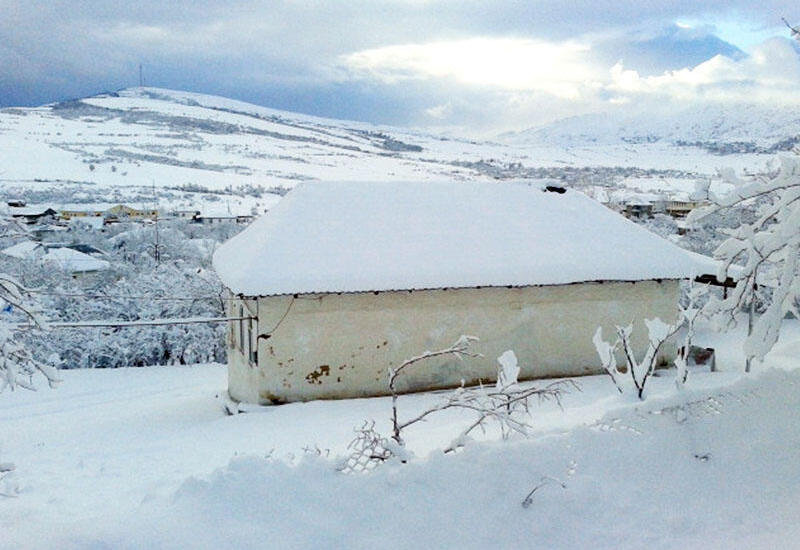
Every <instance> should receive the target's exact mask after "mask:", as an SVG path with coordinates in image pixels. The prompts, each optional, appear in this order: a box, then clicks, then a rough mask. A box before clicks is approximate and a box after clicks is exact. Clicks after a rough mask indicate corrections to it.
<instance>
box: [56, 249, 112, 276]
mask: <svg viewBox="0 0 800 550" xmlns="http://www.w3.org/2000/svg"><path fill="white" fill-rule="evenodd" d="M42 261H43V262H47V263H51V264H55V265H56V266H57V267H58V268H60V269H63V270H64V271H70V272H72V273H85V272H89V271H104V270H106V269H108V268H109V267H110V266H111V264H109V263H108V262H107V261H105V260H99V259H97V258H95V257H93V256H90V255H89V254H84V253H83V252H78V251H77V250H73V249H71V248H66V247H64V248H51V249H49V250H48V251H47V254H45V255H44V257H42Z"/></svg>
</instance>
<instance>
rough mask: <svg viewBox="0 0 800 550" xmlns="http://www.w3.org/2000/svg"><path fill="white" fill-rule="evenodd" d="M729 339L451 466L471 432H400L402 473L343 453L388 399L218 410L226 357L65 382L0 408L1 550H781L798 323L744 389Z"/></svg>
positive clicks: (580, 397) (792, 502)
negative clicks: (355, 461) (642, 397)
mask: <svg viewBox="0 0 800 550" xmlns="http://www.w3.org/2000/svg"><path fill="white" fill-rule="evenodd" d="M741 330H742V328H741V327H740V329H739V331H738V332H734V333H730V334H723V335H716V334H713V333H710V332H707V331H701V332H700V333H699V334H698V336H697V341H698V342H699V343H703V344H705V345H714V346H716V347H717V348H718V349H719V350H720V353H719V355H718V366H719V368H720V369H721V370H722V371H723V372H718V373H708V372H701V371H696V372H693V373H692V376H691V378H690V380H689V385H688V386H687V389H686V390H685V391H683V392H678V391H677V390H675V387H674V383H673V377H672V375H671V373H669V372H665V373H664V375H663V376H660V377H658V378H654V379H653V385H652V387H651V388H650V395H649V397H648V399H647V400H646V401H645V402H644V403H641V402H638V401H634V400H631V399H630V398H627V397H621V396H619V395H618V394H616V392H615V390H614V388H613V386H612V384H611V382H610V381H609V379H608V378H607V377H586V378H581V379H580V380H579V383H580V386H581V389H582V391H581V392H572V393H570V394H568V395H566V396H565V398H564V401H563V409H559V408H558V407H557V406H556V405H555V404H553V403H545V404H543V405H541V407H538V408H536V409H534V413H533V419H532V425H533V428H534V431H533V436H532V437H531V438H529V439H512V440H509V441H501V440H499V438H498V436H497V434H496V433H493V432H491V431H490V432H488V433H486V434H484V435H482V436H480V437H479V439H482V440H483V441H482V442H480V443H473V444H470V445H468V446H467V447H466V448H465V449H463V450H462V451H459V452H458V453H455V454H448V455H444V454H442V453H441V449H442V448H443V447H444V446H446V445H447V444H448V443H449V442H450V439H451V438H453V437H454V436H455V435H456V434H457V432H458V431H459V429H460V428H461V427H463V426H464V425H465V424H466V423H468V422H469V421H470V419H471V417H470V416H469V414H467V413H463V412H453V411H447V412H445V413H442V414H441V416H439V417H432V418H431V420H430V421H429V422H427V423H424V424H422V425H418V426H415V427H414V428H413V430H412V431H411V432H409V433H408V434H407V438H406V439H407V443H408V447H409V449H410V450H411V451H412V452H413V453H414V455H415V457H414V458H413V459H412V460H411V461H410V462H409V463H408V464H395V463H392V464H384V465H382V466H379V467H378V468H377V469H376V470H374V471H372V472H371V473H367V474H343V473H339V472H337V471H336V466H337V464H338V459H337V458H336V457H341V456H344V455H345V453H346V452H347V444H348V443H349V442H350V441H351V439H352V438H353V428H355V427H358V426H360V425H361V424H362V423H363V421H364V420H369V419H374V420H375V421H376V422H377V424H376V427H377V428H378V429H379V430H382V431H384V432H387V431H388V427H389V421H388V418H389V414H390V400H389V399H388V398H373V399H359V400H347V401H329V402H319V401H318V402H310V403H297V404H290V405H283V406H278V407H268V408H263V409H258V410H256V411H254V412H250V413H247V414H240V415H236V416H226V415H225V414H224V413H223V410H222V403H221V401H220V399H219V397H218V396H220V395H221V394H222V393H223V392H224V391H225V387H226V373H225V367H223V366H220V365H194V366H188V367H153V368H140V369H113V370H83V369H81V370H74V371H64V372H63V378H64V381H63V384H62V385H61V387H59V388H58V389H56V390H48V389H41V390H40V391H39V392H36V393H32V392H21V391H18V392H15V393H4V394H2V395H0V427H2V433H3V447H2V449H0V453H2V454H0V462H2V461H6V462H7V461H13V462H15V463H16V465H17V469H16V471H15V473H14V476H13V478H12V479H11V481H10V483H8V482H7V483H6V487H5V490H6V491H7V492H8V491H11V492H15V493H16V496H15V497H12V498H0V548H3V549H5V548H8V549H12V548H13V549H26V548H215V549H217V548H375V547H382V548H409V547H418V548H645V547H647V548H704V549H707V548H793V547H796V541H797V540H798V538H797V537H798V536H800V497H799V496H798V495H799V494H800V470H798V464H800V427H798V424H797V422H796V416H797V410H800V371H798V370H792V369H793V368H794V367H796V366H797V360H796V358H797V357H798V354H799V353H800V323H797V322H791V323H789V324H788V325H787V326H786V327H785V328H784V332H783V336H782V339H781V341H780V342H779V344H778V345H777V346H776V348H775V349H774V350H773V352H772V353H771V354H770V355H768V356H767V358H766V360H765V362H764V364H762V365H757V368H756V371H757V372H756V373H755V374H752V375H749V376H745V375H743V374H742V373H741V371H742V365H743V361H742V358H741V354H740V353H739V352H738V351H737V350H738V344H739V343H740V342H741V338H742V332H741ZM439 398H440V397H439V396H438V395H437V394H416V395H408V396H402V397H401V398H400V413H401V415H410V414H413V412H414V411H419V410H422V409H423V408H425V407H426V406H429V405H430V404H432V403H433V402H435V401H436V400H437V399H439ZM304 449H305V450H304ZM551 478H552V479H551ZM561 483H563V484H564V488H562V486H561V485H560V484H561ZM537 485H541V486H540V488H539V489H537V490H536V491H535V492H534V494H533V496H532V497H531V499H530V504H529V506H527V507H523V506H522V502H523V500H524V499H525V497H526V495H527V494H528V493H529V492H530V491H531V490H532V489H534V488H535V487H536V486H537ZM15 487H16V488H17V491H14V489H15Z"/></svg>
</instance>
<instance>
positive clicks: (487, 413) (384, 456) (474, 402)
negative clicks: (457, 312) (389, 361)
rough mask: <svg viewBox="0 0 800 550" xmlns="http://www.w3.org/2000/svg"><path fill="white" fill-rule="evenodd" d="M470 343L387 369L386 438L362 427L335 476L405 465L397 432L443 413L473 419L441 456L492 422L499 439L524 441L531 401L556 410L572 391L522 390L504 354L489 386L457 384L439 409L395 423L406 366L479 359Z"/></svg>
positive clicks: (550, 386)
mask: <svg viewBox="0 0 800 550" xmlns="http://www.w3.org/2000/svg"><path fill="white" fill-rule="evenodd" d="M476 341H477V338H475V337H472V336H461V337H460V338H459V339H458V340H457V341H456V342H455V343H454V344H453V345H452V346H450V347H448V348H445V349H442V350H438V351H434V352H430V351H428V352H425V353H423V354H420V355H418V356H416V357H412V358H411V359H408V360H407V361H404V362H403V363H402V364H401V365H400V366H399V367H397V368H396V369H389V390H390V392H391V394H392V435H391V437H385V436H383V435H382V434H380V433H379V432H378V431H377V430H375V423H374V422H367V423H365V424H364V425H363V426H362V427H361V428H359V429H357V430H356V438H355V439H354V440H353V441H352V442H351V443H350V446H349V448H350V450H351V454H350V455H349V456H348V457H347V458H346V459H345V461H344V462H343V464H342V465H341V467H340V470H341V471H344V472H355V471H365V470H369V469H372V468H374V467H375V466H376V465H377V464H380V463H382V462H385V461H387V460H391V459H398V460H400V461H401V462H406V461H408V460H409V459H410V457H411V453H409V452H408V450H407V449H406V448H405V442H404V440H403V437H402V434H403V430H405V429H406V428H408V427H410V426H413V425H414V424H417V423H420V422H423V421H425V420H427V419H428V417H430V416H431V415H433V414H435V413H437V412H440V411H444V410H447V409H462V410H466V411H471V412H473V413H475V418H474V420H473V421H472V422H470V423H469V424H468V425H467V426H466V427H465V428H464V429H462V430H461V432H460V433H459V434H458V435H457V436H456V437H455V438H454V439H453V440H452V441H451V442H450V443H449V444H448V445H447V446H446V447H445V448H444V452H445V453H450V452H453V451H455V450H457V449H458V448H460V447H463V446H464V445H465V443H466V442H467V441H468V439H469V437H470V434H471V433H472V432H473V431H474V430H476V429H479V428H480V429H484V428H485V427H486V424H487V423H488V422H494V423H495V424H497V425H498V426H499V427H500V431H501V434H502V436H503V438H507V437H509V436H510V435H511V434H515V433H516V434H520V435H523V436H525V435H528V431H529V428H530V424H529V422H530V405H531V400H532V399H536V400H537V401H538V402H541V401H546V400H554V401H556V402H557V403H558V404H559V405H560V404H561V396H562V395H563V393H564V392H565V391H567V390H568V389H571V388H574V389H578V386H577V384H575V383H574V382H573V381H572V380H558V381H554V382H549V383H547V384H546V385H544V386H529V387H522V386H521V385H520V384H519V383H518V382H517V376H518V374H519V368H518V367H517V359H516V356H514V354H513V353H512V352H510V351H508V352H505V353H504V354H503V355H502V356H501V357H500V358H499V359H498V362H499V363H500V368H499V370H498V376H497V383H496V384H495V385H493V386H484V385H479V386H478V387H476V388H467V387H465V386H464V384H463V382H462V385H461V386H460V387H458V388H456V389H455V390H453V391H452V392H450V393H448V394H447V395H446V396H445V398H444V399H442V400H441V401H440V402H439V403H436V404H435V405H433V406H431V407H429V408H427V409H425V410H424V411H422V412H420V413H419V414H417V415H415V416H413V417H411V418H408V419H406V420H400V419H399V415H398V406H397V404H398V397H399V396H398V392H397V380H398V377H399V376H400V375H401V374H402V373H403V372H404V371H406V370H407V369H408V368H410V367H411V366H412V365H414V364H416V363H419V362H420V361H423V360H425V359H429V358H432V357H440V356H444V355H455V356H456V357H458V358H463V357H481V356H480V354H477V353H474V352H472V351H470V345H471V344H472V343H474V342H476Z"/></svg>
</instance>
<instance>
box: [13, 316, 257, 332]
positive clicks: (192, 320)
mask: <svg viewBox="0 0 800 550" xmlns="http://www.w3.org/2000/svg"><path fill="white" fill-rule="evenodd" d="M253 319H255V317H188V318H185V319H140V320H138V321H115V320H113V319H111V320H97V321H75V322H69V321H65V322H62V321H52V322H51V321H47V322H45V323H44V325H45V326H46V327H47V328H132V327H159V326H166V325H195V324H201V323H227V322H228V321H249V320H253ZM16 328H18V329H20V328H33V325H30V324H19V325H16Z"/></svg>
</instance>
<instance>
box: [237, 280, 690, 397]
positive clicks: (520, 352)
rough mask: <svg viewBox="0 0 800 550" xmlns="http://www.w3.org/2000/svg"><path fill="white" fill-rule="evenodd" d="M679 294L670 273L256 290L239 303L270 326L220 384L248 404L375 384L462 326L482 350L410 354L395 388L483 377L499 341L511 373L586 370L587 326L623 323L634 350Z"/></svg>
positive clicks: (358, 390)
mask: <svg viewBox="0 0 800 550" xmlns="http://www.w3.org/2000/svg"><path fill="white" fill-rule="evenodd" d="M678 297H679V287H678V282H677V281H674V280H669V281H661V282H657V281H640V282H636V283H619V282H612V283H609V282H606V283H583V284H572V285H560V286H544V287H525V288H481V289H449V290H424V291H416V290H415V291H411V292H409V291H393V292H379V293H371V292H370V293H356V294H323V295H300V296H298V297H297V298H293V297H292V296H277V297H268V298H260V299H258V302H257V304H256V301H254V300H253V301H250V302H248V304H249V306H250V307H251V310H252V312H253V313H254V314H257V315H258V332H259V334H262V335H263V334H267V333H270V332H271V336H270V337H269V338H264V337H263V336H262V337H261V338H259V340H258V365H254V364H250V363H249V362H248V361H247V359H246V358H245V357H244V355H242V354H241V353H239V352H238V351H237V350H236V349H231V350H229V354H228V357H229V359H228V364H229V369H228V373H229V374H228V384H229V392H230V395H231V397H233V398H234V399H237V400H241V401H246V402H251V403H268V402H270V401H273V402H285V401H305V400H310V399H330V398H347V397H363V396H371V395H381V394H385V393H386V391H387V386H386V382H387V368H388V367H390V366H397V365H398V364H400V363H402V361H403V360H405V359H407V358H409V357H412V356H414V355H418V354H419V353H421V352H423V351H425V350H436V349H441V348H446V347H448V346H449V345H451V344H452V343H453V342H454V341H455V340H456V339H457V338H458V337H459V336H460V335H461V334H469V335H473V336H477V337H478V338H480V342H478V343H477V344H476V345H475V346H474V350H475V351H478V352H480V353H482V354H484V357H483V358H477V359H469V358H468V359H465V360H464V361H459V360H457V359H455V358H452V357H448V358H443V359H438V360H437V359H433V360H429V361H427V362H425V363H419V364H417V365H415V366H414V367H411V369H410V370H409V371H407V372H406V373H405V374H404V375H403V376H402V378H401V382H400V384H399V387H400V388H401V389H402V390H403V391H419V390H424V389H432V388H444V387H452V386H456V385H458V384H459V383H460V381H461V380H462V379H463V380H465V381H466V383H467V384H468V385H469V384H474V383H477V382H478V381H479V380H481V381H484V382H488V381H493V380H494V379H495V375H496V370H497V363H496V358H497V357H498V356H499V355H500V354H501V353H502V352H503V351H505V350H508V349H512V350H514V352H515V353H516V354H517V357H518V358H519V361H520V365H521V367H522V371H521V374H520V377H521V378H541V377H553V376H573V375H582V374H589V373H597V372H600V365H599V359H598V357H597V353H596V351H595V349H594V345H593V344H592V336H593V334H594V332H595V330H596V329H597V327H598V326H603V330H604V335H605V336H606V338H607V339H610V338H611V337H612V331H613V330H614V325H616V324H620V325H622V324H628V323H630V322H631V321H634V334H633V339H634V343H635V345H636V346H637V349H638V350H639V353H644V349H645V347H646V343H647V340H646V330H645V327H644V324H643V323H642V320H643V319H645V318H653V317H660V318H661V319H663V320H664V321H667V322H672V321H674V320H675V318H676V316H677V303H678ZM237 303H238V302H234V303H233V304H232V306H231V311H229V313H236V312H237V311H238V305H237ZM232 325H233V326H234V327H236V326H238V325H236V323H232ZM276 327H277V328H276ZM237 330H238V329H237ZM229 342H230V339H229ZM674 353H675V349H674V346H672V347H671V348H669V349H666V350H665V358H666V357H672V356H674Z"/></svg>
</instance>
